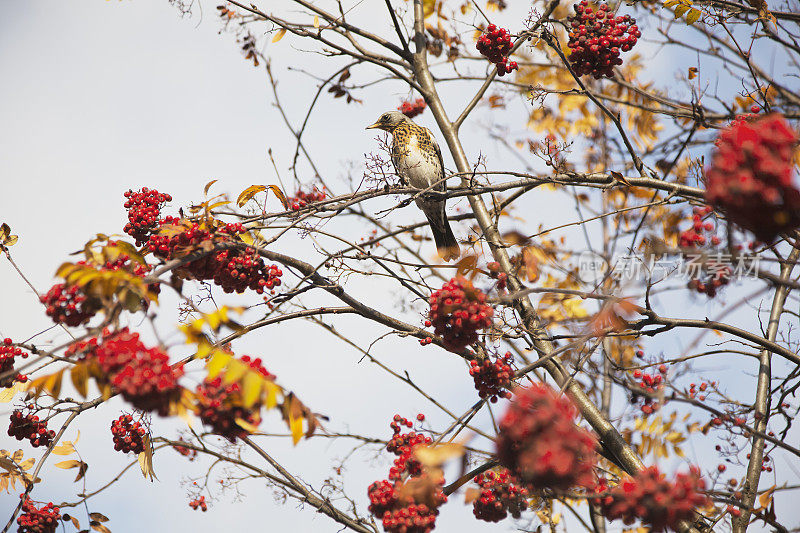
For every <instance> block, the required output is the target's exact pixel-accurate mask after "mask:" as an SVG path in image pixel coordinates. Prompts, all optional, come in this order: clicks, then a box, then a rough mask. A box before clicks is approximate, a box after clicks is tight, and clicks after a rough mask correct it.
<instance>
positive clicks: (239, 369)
mask: <svg viewBox="0 0 800 533" xmlns="http://www.w3.org/2000/svg"><path fill="white" fill-rule="evenodd" d="M249 369H250V367H249V366H247V365H246V364H244V363H242V362H241V361H238V360H236V359H231V361H230V363H228V371H227V372H225V375H224V376H223V377H222V382H223V383H226V384H227V383H233V382H235V381H239V380H240V379H242V377H243V376H244V375H245V373H247V371H248V370H249Z"/></svg>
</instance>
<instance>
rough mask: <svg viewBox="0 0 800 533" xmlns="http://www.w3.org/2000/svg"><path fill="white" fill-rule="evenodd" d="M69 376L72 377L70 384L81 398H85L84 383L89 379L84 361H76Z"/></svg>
mask: <svg viewBox="0 0 800 533" xmlns="http://www.w3.org/2000/svg"><path fill="white" fill-rule="evenodd" d="M69 377H70V378H71V379H72V385H73V386H74V387H75V390H76V391H78V394H80V395H81V396H82V397H83V398H86V393H87V386H86V383H87V381H88V379H89V367H88V365H87V364H86V363H77V364H76V365H75V366H73V367H72V370H71V371H70V374H69Z"/></svg>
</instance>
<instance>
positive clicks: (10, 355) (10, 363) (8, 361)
mask: <svg viewBox="0 0 800 533" xmlns="http://www.w3.org/2000/svg"><path fill="white" fill-rule="evenodd" d="M13 344H14V343H13V341H12V340H11V339H3V342H2V343H0V387H10V386H12V385H13V384H14V382H15V381H20V382H22V383H25V382H26V381H28V377H27V376H25V375H23V374H17V375H11V374H9V375H8V376H7V377H5V378H4V377H3V374H6V373H10V372H12V371H13V370H14V359H15V358H16V357H17V356H20V357H22V358H23V359H26V358H27V357H28V352H23V351H22V348H17V347H16V346H13Z"/></svg>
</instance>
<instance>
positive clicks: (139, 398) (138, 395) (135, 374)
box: [111, 345, 183, 416]
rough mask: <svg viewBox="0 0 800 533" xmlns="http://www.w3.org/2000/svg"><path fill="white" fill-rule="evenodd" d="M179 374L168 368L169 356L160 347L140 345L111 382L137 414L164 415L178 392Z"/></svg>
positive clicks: (177, 371)
mask: <svg viewBox="0 0 800 533" xmlns="http://www.w3.org/2000/svg"><path fill="white" fill-rule="evenodd" d="M181 375H183V369H180V368H173V367H172V366H170V364H169V356H168V355H167V354H166V353H164V352H163V351H162V350H161V349H160V348H145V347H144V346H143V345H142V346H141V347H140V349H139V350H138V351H137V352H136V354H135V357H134V359H132V360H131V361H130V362H129V363H128V364H127V365H125V367H124V368H123V369H122V370H120V371H119V372H118V373H117V374H116V375H115V376H114V377H113V379H112V380H111V383H112V384H113V385H114V387H115V388H116V389H117V390H118V391H119V392H120V393H121V394H122V397H123V398H125V400H127V401H129V402H130V403H131V404H132V405H133V406H134V407H136V408H137V409H139V410H140V411H156V412H157V413H158V414H159V415H161V416H167V413H168V412H169V404H170V401H171V400H173V399H175V397H176V395H177V394H179V392H180V389H179V387H178V378H179V377H180V376H181Z"/></svg>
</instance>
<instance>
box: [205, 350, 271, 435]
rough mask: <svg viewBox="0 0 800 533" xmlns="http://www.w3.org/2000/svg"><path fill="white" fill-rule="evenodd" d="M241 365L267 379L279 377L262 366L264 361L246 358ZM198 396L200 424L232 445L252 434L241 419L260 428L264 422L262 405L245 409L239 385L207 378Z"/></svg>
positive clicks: (242, 359) (244, 357)
mask: <svg viewBox="0 0 800 533" xmlns="http://www.w3.org/2000/svg"><path fill="white" fill-rule="evenodd" d="M241 361H242V362H243V363H246V364H247V365H248V366H250V368H252V369H253V370H255V371H257V372H259V373H260V374H261V375H262V376H264V378H265V379H269V380H274V379H275V376H274V375H272V374H270V373H269V372H268V371H267V369H266V368H264V366H263V365H262V364H261V359H250V357H249V356H246V355H245V356H242V358H241ZM195 394H196V395H197V399H198V403H199V404H200V410H199V413H198V415H199V416H200V420H202V421H203V423H204V424H207V425H208V426H211V431H212V432H213V433H215V434H217V435H220V436H222V437H225V438H226V439H228V440H229V441H230V442H235V441H236V438H237V437H244V436H246V435H247V434H248V432H247V430H245V429H244V428H242V427H241V426H239V424H237V423H236V420H237V419H240V420H244V421H246V422H247V423H248V424H250V425H253V426H257V425H258V424H259V423H260V422H261V417H260V415H259V411H260V409H261V404H259V403H256V404H254V405H253V406H250V407H245V406H244V402H243V399H242V389H241V386H240V385H239V383H237V382H233V383H224V382H223V381H222V378H221V377H219V376H217V377H215V378H213V379H208V378H206V380H205V381H203V382H202V383H201V384H200V385H198V386H197V390H196V391H195Z"/></svg>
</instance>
